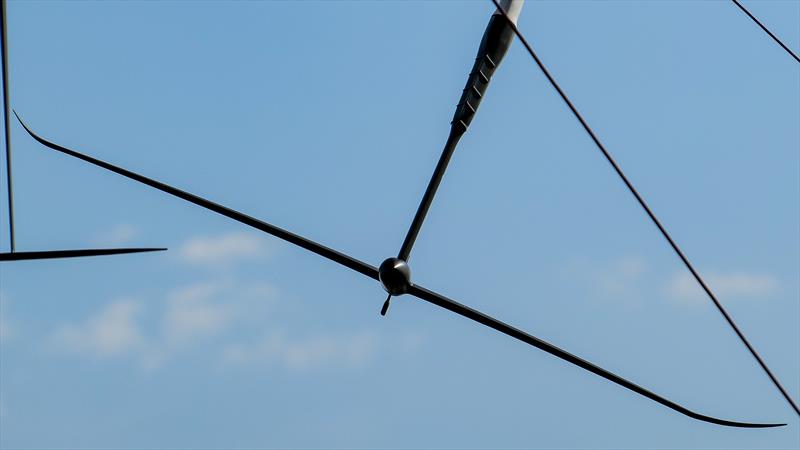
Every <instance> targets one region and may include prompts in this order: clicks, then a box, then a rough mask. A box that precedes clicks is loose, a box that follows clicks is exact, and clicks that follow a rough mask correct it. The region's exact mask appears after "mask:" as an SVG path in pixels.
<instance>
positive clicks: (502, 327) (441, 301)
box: [409, 285, 786, 428]
mask: <svg viewBox="0 0 800 450" xmlns="http://www.w3.org/2000/svg"><path fill="white" fill-rule="evenodd" d="M409 294H411V295H413V296H415V297H418V298H420V299H422V300H425V301H427V302H429V303H432V304H434V305H436V306H439V307H441V308H444V309H446V310H448V311H452V312H454V313H456V314H459V315H461V316H464V317H466V318H468V319H471V320H474V321H475V322H478V323H480V324H481V325H485V326H487V327H489V328H493V329H495V330H497V331H499V332H501V333H503V334H505V335H508V336H511V337H513V338H514V339H518V340H520V341H522V342H525V343H526V344H529V345H532V346H534V347H536V348H538V349H539V350H543V351H545V352H547V353H550V354H551V355H553V356H555V357H557V358H561V359H563V360H564V361H567V362H569V363H572V364H575V365H576V366H578V367H580V368H582V369H585V370H588V371H589V372H592V373H593V374H595V375H599V376H601V377H603V378H605V379H606V380H609V381H611V382H613V383H616V384H618V385H620V386H622V387H624V388H627V389H630V390H631V391H633V392H636V393H637V394H639V395H643V396H645V397H647V398H649V399H650V400H653V401H655V402H658V403H660V404H662V405H664V406H666V407H667V408H670V409H673V410H675V411H678V412H679V413H681V414H684V415H687V416H689V417H691V418H693V419H697V420H702V421H703V422H710V423H714V424H717V425H725V426H729V427H740V428H769V427H779V426H783V425H786V424H779V423H747V422H734V421H730V420H724V419H717V418H715V417H711V416H706V415H704V414H698V413H696V412H694V411H692V410H690V409H688V408H685V407H683V406H681V405H679V404H677V403H675V402H673V401H670V400H667V399H666V398H664V397H662V396H660V395H658V394H656V393H653V392H651V391H649V390H647V389H645V388H643V387H641V386H639V385H637V384H636V383H633V382H631V381H628V380H626V379H625V378H622V377H620V376H619V375H616V374H614V373H612V372H609V371H607V370H605V369H603V368H601V367H599V366H596V365H595V364H592V363H590V362H589V361H586V360H585V359H582V358H580V357H578V356H575V355H573V354H572V353H569V352H567V351H566V350H562V349H560V348H558V347H556V346H555V345H553V344H550V343H548V342H546V341H543V340H541V339H539V338H537V337H535V336H533V335H530V334H528V333H526V332H524V331H522V330H520V329H518V328H515V327H512V326H511V325H508V324H506V323H503V322H501V321H499V320H497V319H494V318H492V317H489V316H487V315H486V314H483V313H482V312H480V311H476V310H474V309H472V308H470V307H468V306H465V305H462V304H460V303H458V302H456V301H454V300H450V299H449V298H447V297H445V296H443V295H440V294H437V293H435V292H432V291H429V290H427V289H425V288H423V287H421V286H416V285H412V286H411V289H410V290H409Z"/></svg>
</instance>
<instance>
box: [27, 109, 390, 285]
mask: <svg viewBox="0 0 800 450" xmlns="http://www.w3.org/2000/svg"><path fill="white" fill-rule="evenodd" d="M14 115H16V116H17V120H19V123H20V124H22V126H23V127H24V128H25V131H27V132H28V134H30V135H31V137H33V138H34V139H36V140H37V141H39V143H41V144H42V145H44V146H46V147H49V148H51V149H53V150H57V151H59V152H61V153H66V154H67V155H70V156H74V157H75V158H78V159H82V160H84V161H86V162H89V163H92V164H94V165H96V166H99V167H102V168H104V169H106V170H110V171H112V172H114V173H117V174H119V175H122V176H124V177H127V178H130V179H132V180H134V181H138V182H140V183H143V184H146V185H148V186H151V187H154V188H156V189H158V190H160V191H163V192H166V193H167V194H171V195H174V196H175V197H178V198H180V199H183V200H186V201H188V202H190V203H194V204H195V205H198V206H202V207H203V208H206V209H208V210H211V211H214V212H215V213H217V214H221V215H223V216H226V217H230V218H231V219H233V220H236V221H238V222H241V223H243V224H245V225H249V226H251V227H253V228H256V229H258V230H261V231H263V232H265V233H269V234H271V235H273V236H275V237H277V238H280V239H283V240H284V241H287V242H291V243H292V244H294V245H297V246H299V247H302V248H304V249H306V250H309V251H312V252H314V253H316V254H318V255H320V256H322V257H325V258H327V259H330V260H331V261H334V262H337V263H339V264H341V265H343V266H345V267H348V268H350V269H353V270H355V271H356V272H359V273H361V274H363V275H366V276H368V277H370V278H372V279H374V280H378V269H377V268H375V267H373V266H371V265H369V264H367V263H365V262H361V261H359V260H357V259H355V258H352V257H350V256H347V255H345V254H343V253H340V252H337V251H336V250H333V249H330V248H328V247H325V246H324V245H322V244H318V243H316V242H314V241H312V240H310V239H306V238H304V237H302V236H298V235H296V234H294V233H290V232H288V231H286V230H284V229H282V228H278V227H276V226H274V225H271V224H269V223H266V222H263V221H261V220H258V219H256V218H253V217H250V216H248V215H246V214H243V213H240V212H238V211H234V210H232V209H230V208H227V207H225V206H222V205H220V204H218V203H214V202H212V201H210V200H206V199H204V198H202V197H198V196H196V195H194V194H190V193H188V192H186V191H182V190H180V189H178V188H174V187H172V186H169V185H167V184H164V183H161V182H159V181H156V180H153V179H151V178H147V177H145V176H143V175H139V174H137V173H134V172H131V171H129V170H125V169H123V168H121V167H117V166H115V165H113V164H109V163H107V162H103V161H100V160H99V159H95V158H92V157H91V156H87V155H84V154H82V153H78V152H76V151H73V150H70V149H68V148H64V147H62V146H60V145H58V144H54V143H52V142H49V141H46V140H45V139H43V138H41V137H39V136H37V135H36V133H34V132H33V131H31V129H30V128H28V126H27V125H26V124H25V122H23V121H22V119H21V118H20V117H19V114H17V112H16V111H14Z"/></svg>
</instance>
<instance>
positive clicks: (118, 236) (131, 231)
mask: <svg viewBox="0 0 800 450" xmlns="http://www.w3.org/2000/svg"><path fill="white" fill-rule="evenodd" d="M138 234H139V230H138V229H137V228H136V227H134V226H133V225H130V224H120V225H117V226H115V227H114V228H112V229H110V230H108V231H106V232H104V233H101V234H99V235H98V236H97V237H95V238H94V239H92V242H93V243H94V244H97V245H102V246H116V245H123V244H127V243H129V242H131V241H132V240H133V238H135V237H136V236H137V235H138Z"/></svg>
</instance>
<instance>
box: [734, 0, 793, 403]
mask: <svg viewBox="0 0 800 450" xmlns="http://www.w3.org/2000/svg"><path fill="white" fill-rule="evenodd" d="M731 1H732V2H733V3H734V4H735V5H736V6H738V7H739V9H741V10H742V11H743V12H744V13H745V14H747V17H749V18H751V19H752V20H753V22H755V23H756V25H758V26H759V27H761V29H762V30H764V32H765V33H767V34H768V35H769V37H771V38H772V40H774V41H775V42H777V43H778V45H780V46H781V47H783V49H784V50H786V53H788V54H790V55H792V58H794V60H795V61H797V62H799V63H800V58H798V57H797V55H796V54H795V53H794V52H793V51H792V50H791V49H790V48H789V47H787V46H786V44H784V43H783V42H781V40H780V39H778V37H777V36H775V34H773V33H772V31H769V28H767V27H766V26H764V24H763V23H761V21H760V20H758V19H756V16H754V15H752V14H750V11H748V10H747V8H745V7H744V5H742V4H741V3H739V0H731ZM795 409H796V408H795Z"/></svg>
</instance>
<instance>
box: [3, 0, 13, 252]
mask: <svg viewBox="0 0 800 450" xmlns="http://www.w3.org/2000/svg"><path fill="white" fill-rule="evenodd" d="M0 27H2V33H0V34H2V38H3V43H2V53H3V120H4V122H5V139H6V177H7V178H6V182H7V183H8V184H7V187H8V232H9V235H10V245H11V252H12V253H13V252H14V250H15V246H14V190H13V188H12V183H11V127H10V126H9V117H8V112H9V108H8V103H9V102H8V29H7V27H6V0H0Z"/></svg>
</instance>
